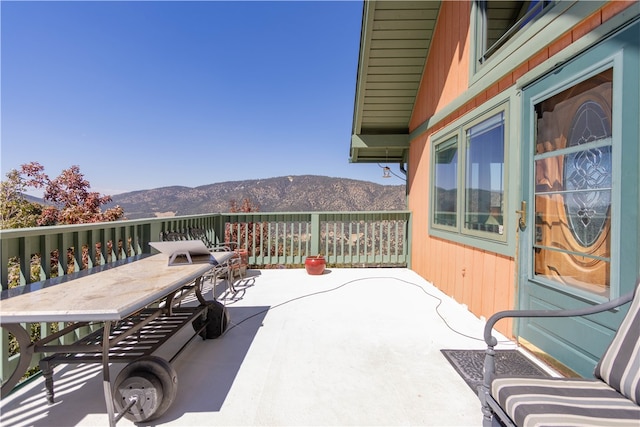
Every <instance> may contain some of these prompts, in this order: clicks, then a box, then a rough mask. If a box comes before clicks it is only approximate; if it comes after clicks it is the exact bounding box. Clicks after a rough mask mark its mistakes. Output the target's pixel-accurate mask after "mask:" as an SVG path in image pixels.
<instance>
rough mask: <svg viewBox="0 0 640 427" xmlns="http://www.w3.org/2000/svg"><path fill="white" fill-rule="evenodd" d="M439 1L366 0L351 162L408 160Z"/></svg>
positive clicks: (400, 161) (361, 35)
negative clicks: (413, 124) (411, 124)
mask: <svg viewBox="0 0 640 427" xmlns="http://www.w3.org/2000/svg"><path fill="white" fill-rule="evenodd" d="M439 11H440V1H365V2H364V5H363V12H362V29H361V34H360V54H359V58H358V74H357V80H356V95H355V103H354V113H353V126H352V136H351V147H350V148H351V149H350V161H351V162H353V163H376V162H385V163H404V162H405V161H406V152H407V150H408V148H409V122H410V120H411V115H412V113H413V109H414V105H415V101H416V96H417V94H418V89H419V87H420V82H421V80H422V74H423V71H424V65H425V62H426V59H427V56H428V54H429V48H430V46H431V38H432V35H433V30H434V28H435V24H436V20H437V18H438V12H439Z"/></svg>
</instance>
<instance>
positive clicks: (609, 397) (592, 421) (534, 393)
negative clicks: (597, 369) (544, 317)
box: [491, 377, 640, 427]
mask: <svg viewBox="0 0 640 427" xmlns="http://www.w3.org/2000/svg"><path fill="white" fill-rule="evenodd" d="M491 395H492V396H493V397H494V399H495V400H497V401H498V403H499V404H500V406H501V407H502V408H503V409H504V410H505V412H506V413H507V415H509V417H510V418H511V420H512V421H514V422H515V424H516V425H518V426H521V427H524V426H585V427H586V426H597V427H602V426H633V427H638V426H639V425H640V407H639V406H638V405H636V404H634V403H633V402H631V401H630V400H629V399H626V398H625V397H623V396H622V395H620V393H618V392H617V391H616V390H614V389H613V388H611V387H609V386H608V385H607V384H605V383H603V382H602V381H598V380H586V379H568V378H538V377H498V378H496V379H495V380H493V383H492V384H491Z"/></svg>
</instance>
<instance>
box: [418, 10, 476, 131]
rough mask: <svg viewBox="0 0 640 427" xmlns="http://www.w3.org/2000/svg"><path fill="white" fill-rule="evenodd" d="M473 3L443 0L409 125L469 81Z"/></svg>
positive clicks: (432, 111) (431, 113)
mask: <svg viewBox="0 0 640 427" xmlns="http://www.w3.org/2000/svg"><path fill="white" fill-rule="evenodd" d="M470 15H471V2H467V1H464V2H463V1H445V2H442V6H441V7H440V13H439V15H438V22H437V23H436V28H435V31H434V35H433V39H432V41H431V49H430V51H429V57H428V58H427V64H426V66H425V70H424V74H423V77H422V82H421V84H420V89H419V90H418V96H417V101H416V108H415V109H414V112H413V116H412V119H411V122H410V124H409V128H410V129H413V128H415V127H416V126H418V125H419V124H420V123H422V122H424V121H425V120H426V119H427V118H429V117H431V116H433V114H434V113H435V112H437V111H438V110H440V109H442V108H443V107H444V106H446V105H447V104H448V103H450V102H451V101H453V100H454V99H455V98H456V97H457V96H458V95H460V94H461V93H462V92H464V90H465V89H466V88H467V86H468V84H469V23H470V18H471V16H470Z"/></svg>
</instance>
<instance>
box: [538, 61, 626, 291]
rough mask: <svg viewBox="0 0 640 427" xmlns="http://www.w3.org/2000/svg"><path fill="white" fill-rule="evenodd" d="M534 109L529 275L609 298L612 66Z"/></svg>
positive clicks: (544, 101)
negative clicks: (532, 236) (531, 271)
mask: <svg viewBox="0 0 640 427" xmlns="http://www.w3.org/2000/svg"><path fill="white" fill-rule="evenodd" d="M534 109H535V115H536V127H535V130H536V133H535V134H536V150H535V155H534V161H535V176H534V178H535V187H534V194H533V195H534V202H535V206H534V207H535V212H536V219H535V223H536V238H535V242H534V244H533V251H532V253H533V262H534V266H535V275H536V277H538V278H543V279H546V280H549V281H552V282H559V283H561V284H562V285H563V286H572V287H575V288H580V289H586V290H588V291H590V292H593V293H596V294H600V295H602V296H609V288H610V273H611V204H612V187H613V179H612V178H613V161H612V141H613V132H612V124H611V123H612V117H613V69H611V68H610V69H607V70H605V71H602V72H600V73H598V74H596V75H595V76H593V77H591V78H589V79H587V80H585V81H583V82H581V83H578V84H575V85H574V86H572V87H570V88H568V89H566V90H564V91H562V92H560V93H558V94H556V95H554V96H551V97H549V98H547V99H544V100H542V101H540V102H538V103H536V104H535V106H534Z"/></svg>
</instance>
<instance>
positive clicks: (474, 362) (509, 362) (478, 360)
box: [440, 350, 550, 392]
mask: <svg viewBox="0 0 640 427" xmlns="http://www.w3.org/2000/svg"><path fill="white" fill-rule="evenodd" d="M440 351H441V352H442V354H443V355H444V357H445V358H446V359H447V360H448V361H449V363H451V366H453V368H454V369H455V370H456V372H457V373H458V374H459V375H460V376H461V377H462V379H463V380H464V381H465V382H466V383H467V385H468V386H469V387H471V390H473V391H474V392H477V391H478V386H481V385H482V380H483V377H482V369H483V367H484V356H485V354H486V353H485V351H484V350H440ZM495 352H496V356H495V360H496V374H497V375H516V376H523V377H549V376H550V375H549V374H548V373H547V372H545V371H544V370H543V369H542V368H540V367H539V366H537V365H536V364H535V363H534V362H532V361H531V360H529V358H527V356H525V355H523V354H522V353H520V352H519V351H518V350H495Z"/></svg>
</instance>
